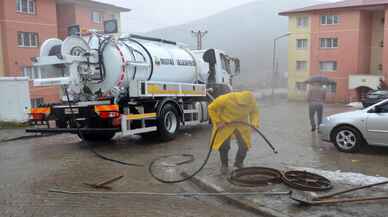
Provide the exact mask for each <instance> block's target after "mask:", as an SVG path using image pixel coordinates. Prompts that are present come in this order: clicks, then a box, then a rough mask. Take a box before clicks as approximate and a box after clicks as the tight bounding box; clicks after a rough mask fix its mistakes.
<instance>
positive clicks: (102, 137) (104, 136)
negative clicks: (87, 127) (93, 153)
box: [78, 132, 116, 142]
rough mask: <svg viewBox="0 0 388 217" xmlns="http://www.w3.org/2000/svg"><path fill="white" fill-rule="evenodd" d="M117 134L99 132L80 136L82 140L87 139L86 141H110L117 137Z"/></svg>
mask: <svg viewBox="0 0 388 217" xmlns="http://www.w3.org/2000/svg"><path fill="white" fill-rule="evenodd" d="M115 134H116V133H115V132H99V133H82V135H80V134H78V137H79V138H80V139H85V140H86V141H92V142H97V141H109V140H111V139H112V138H113V137H114V136H115Z"/></svg>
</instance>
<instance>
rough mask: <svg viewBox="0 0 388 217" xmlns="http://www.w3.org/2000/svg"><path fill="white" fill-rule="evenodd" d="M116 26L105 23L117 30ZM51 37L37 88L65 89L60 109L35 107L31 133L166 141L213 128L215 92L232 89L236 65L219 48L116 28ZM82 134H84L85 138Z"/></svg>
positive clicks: (37, 64)
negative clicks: (188, 129)
mask: <svg viewBox="0 0 388 217" xmlns="http://www.w3.org/2000/svg"><path fill="white" fill-rule="evenodd" d="M114 25H117V23H116V22H114V21H107V22H105V27H106V28H107V29H110V30H111V29H115V28H112V26H114ZM69 32H70V33H69V34H70V35H69V36H68V37H67V38H66V39H65V40H63V41H62V40H60V39H57V38H51V39H48V40H46V41H45V42H44V43H43V44H42V46H41V48H40V54H39V56H38V57H34V58H32V61H33V67H34V68H36V70H37V71H39V73H40V74H41V75H42V78H40V79H34V80H33V82H32V83H33V85H34V86H60V87H61V88H62V95H63V101H62V103H60V104H51V105H44V106H40V107H37V108H31V109H30V112H29V115H30V122H31V124H32V127H31V128H29V129H27V130H26V131H27V132H30V133H74V134H78V135H79V136H80V137H81V138H82V139H85V140H110V139H111V138H113V136H114V135H115V134H116V133H118V132H121V133H122V135H141V136H144V137H152V138H158V139H160V140H163V141H168V140H171V139H173V138H174V137H175V136H176V133H177V131H178V130H179V128H180V127H182V126H194V125H199V124H206V123H209V118H208V113H207V106H208V103H209V98H211V97H212V95H214V93H220V92H225V91H228V90H231V89H232V79H233V77H234V76H236V75H237V74H239V68H240V67H239V60H238V59H237V58H233V57H230V56H228V55H227V54H226V53H225V52H223V51H221V50H218V49H207V50H190V49H188V48H186V46H184V45H182V44H179V43H176V42H173V41H168V40H164V39H160V38H153V37H146V36H140V35H133V34H132V35H122V36H120V37H118V36H117V34H114V33H117V32H115V31H108V30H106V29H105V30H104V32H102V33H101V32H96V31H91V32H88V33H86V34H80V33H79V32H78V33H77V31H75V34H74V31H70V30H69ZM81 134H82V135H81Z"/></svg>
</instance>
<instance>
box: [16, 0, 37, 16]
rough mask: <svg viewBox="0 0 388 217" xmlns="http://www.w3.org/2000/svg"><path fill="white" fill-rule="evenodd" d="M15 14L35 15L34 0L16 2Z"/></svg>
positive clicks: (17, 0) (18, 0)
mask: <svg viewBox="0 0 388 217" xmlns="http://www.w3.org/2000/svg"><path fill="white" fill-rule="evenodd" d="M16 12H20V13H27V14H36V0H16Z"/></svg>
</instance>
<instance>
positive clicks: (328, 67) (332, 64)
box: [319, 61, 337, 72]
mask: <svg viewBox="0 0 388 217" xmlns="http://www.w3.org/2000/svg"><path fill="white" fill-rule="evenodd" d="M319 68H320V70H321V72H335V71H337V62H336V61H321V62H320V63H319Z"/></svg>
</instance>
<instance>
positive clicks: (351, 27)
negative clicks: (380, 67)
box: [310, 10, 370, 102]
mask: <svg viewBox="0 0 388 217" xmlns="http://www.w3.org/2000/svg"><path fill="white" fill-rule="evenodd" d="M325 14H327V15H338V16H339V17H340V23H339V24H336V25H321V24H320V16H321V15H325ZM363 17H364V15H363V14H361V12H360V11H353V10H350V11H347V10H335V11H330V12H321V13H314V15H312V30H311V31H312V39H311V41H312V44H311V46H312V47H311V60H310V61H311V73H312V74H321V75H323V76H327V77H330V78H332V79H334V80H335V81H336V82H337V89H336V93H335V97H334V99H333V100H334V101H336V102H347V101H348V100H349V97H350V96H349V94H350V93H349V88H348V83H349V81H348V79H349V74H351V73H353V74H354V73H355V74H357V73H367V72H364V71H363V70H365V69H366V68H363V69H361V68H360V66H361V65H367V67H369V64H368V63H367V62H365V61H369V60H370V59H369V58H365V59H363V60H362V63H363V64H360V58H361V55H360V53H361V52H367V53H369V52H370V50H369V51H367V50H368V49H367V50H365V49H364V48H363V47H361V46H360V41H367V39H368V37H367V36H365V35H364V34H363V33H365V31H366V30H365V29H366V27H365V26H364V23H362V24H361V22H360V20H361V19H362V18H363ZM366 23H368V22H367V21H366V22H365V25H366ZM360 31H361V32H360ZM320 38H338V48H333V49H321V48H320ZM369 43H370V41H369V42H368V44H369ZM320 61H337V70H336V71H334V72H320V65H319V63H320Z"/></svg>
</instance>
